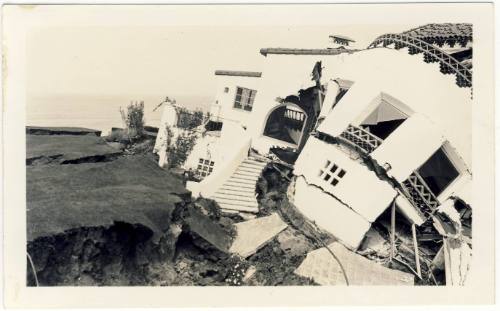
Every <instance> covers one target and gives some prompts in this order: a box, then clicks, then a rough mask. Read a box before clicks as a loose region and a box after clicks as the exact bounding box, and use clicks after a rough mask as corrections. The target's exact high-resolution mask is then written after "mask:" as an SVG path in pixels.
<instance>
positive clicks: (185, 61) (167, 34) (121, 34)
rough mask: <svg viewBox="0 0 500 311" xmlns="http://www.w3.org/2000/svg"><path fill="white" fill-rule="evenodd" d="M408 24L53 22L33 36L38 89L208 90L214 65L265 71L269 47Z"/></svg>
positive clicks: (33, 82) (367, 34)
mask: <svg viewBox="0 0 500 311" xmlns="http://www.w3.org/2000/svg"><path fill="white" fill-rule="evenodd" d="M400 28H402V27H383V28H382V27H362V26H356V27H354V26H351V27H347V26H346V27H331V26H309V27H308V26H300V27H293V26H290V27H286V26H275V27H248V26H239V27H225V26H217V27H203V26H183V27H175V26H173V27H96V26H89V27H55V28H45V29H39V30H38V29H37V30H35V31H34V32H33V33H32V34H30V36H29V39H28V71H29V74H28V79H29V80H28V90H29V92H30V93H31V94H32V95H41V96H50V95H56V94H71V95H78V94H85V95H94V94H107V95H113V94H126V93H131V94H137V93H139V94H140V93H145V94H157V93H165V94H171V95H200V96H210V95H212V94H213V93H214V92H215V91H214V71H215V70H216V69H226V70H250V71H260V70H262V64H263V62H264V61H265V57H264V56H262V55H261V54H260V53H259V50H260V48H264V47H295V48H326V47H328V46H330V43H329V37H328V36H329V35H330V34H333V33H335V34H337V33H338V34H343V35H347V36H350V37H352V38H354V39H356V40H357V43H356V44H357V46H359V47H362V48H364V47H366V46H367V45H368V44H369V43H370V42H371V40H373V39H374V38H376V37H377V36H378V35H380V34H383V33H384V32H386V31H391V30H393V31H394V30H396V31H399V30H401V29H400Z"/></svg>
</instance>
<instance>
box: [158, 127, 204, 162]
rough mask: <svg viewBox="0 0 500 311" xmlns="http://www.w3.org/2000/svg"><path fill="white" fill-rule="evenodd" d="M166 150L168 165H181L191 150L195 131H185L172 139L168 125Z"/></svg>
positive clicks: (172, 135) (195, 136) (172, 134)
mask: <svg viewBox="0 0 500 311" xmlns="http://www.w3.org/2000/svg"><path fill="white" fill-rule="evenodd" d="M166 137H167V139H166V141H165V144H166V151H167V160H168V166H169V167H170V168H174V167H181V166H182V165H183V164H184V163H185V162H186V160H187V158H188V156H189V154H190V153H191V151H192V150H193V147H194V144H195V142H196V139H197V135H196V132H193V131H186V132H184V133H182V134H180V135H178V136H177V138H176V139H175V141H174V133H173V131H172V129H171V128H170V126H168V125H167V127H166Z"/></svg>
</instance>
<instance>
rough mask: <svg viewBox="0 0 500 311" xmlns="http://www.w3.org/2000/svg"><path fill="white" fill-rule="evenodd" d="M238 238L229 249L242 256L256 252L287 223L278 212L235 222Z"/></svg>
mask: <svg viewBox="0 0 500 311" xmlns="http://www.w3.org/2000/svg"><path fill="white" fill-rule="evenodd" d="M235 226H236V238H235V239H234V241H233V244H232V245H231V248H230V249H229V251H230V252H231V253H236V254H238V255H240V256H241V257H244V258H246V257H248V256H250V255H252V254H254V253H255V252H256V251H257V250H258V249H259V248H261V247H262V246H264V245H265V244H266V243H267V242H269V241H270V240H272V239H273V238H274V237H275V236H276V235H277V234H278V233H280V232H281V231H283V230H284V229H285V228H286V227H287V224H286V223H285V222H284V221H283V220H281V218H280V216H279V215H278V214H277V213H274V214H272V215H270V216H266V217H260V218H256V219H252V220H248V221H243V222H240V223H237V224H235Z"/></svg>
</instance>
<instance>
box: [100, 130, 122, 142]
mask: <svg viewBox="0 0 500 311" xmlns="http://www.w3.org/2000/svg"><path fill="white" fill-rule="evenodd" d="M104 139H105V140H106V141H107V142H118V143H125V142H127V141H128V136H127V134H126V132H125V130H121V129H115V130H113V131H111V133H110V134H109V135H108V136H106V137H105V138H104Z"/></svg>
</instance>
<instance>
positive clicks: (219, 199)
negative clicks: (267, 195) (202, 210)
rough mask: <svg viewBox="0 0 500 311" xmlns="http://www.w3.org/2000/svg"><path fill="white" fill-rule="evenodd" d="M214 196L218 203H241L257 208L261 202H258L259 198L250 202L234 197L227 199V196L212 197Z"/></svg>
mask: <svg viewBox="0 0 500 311" xmlns="http://www.w3.org/2000/svg"><path fill="white" fill-rule="evenodd" d="M212 198H213V199H214V200H215V201H216V202H217V203H223V204H232V205H241V206H247V207H254V208H257V207H258V206H259V204H258V203H257V200H255V201H254V202H248V201H236V200H233V199H226V198H215V197H212Z"/></svg>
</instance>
